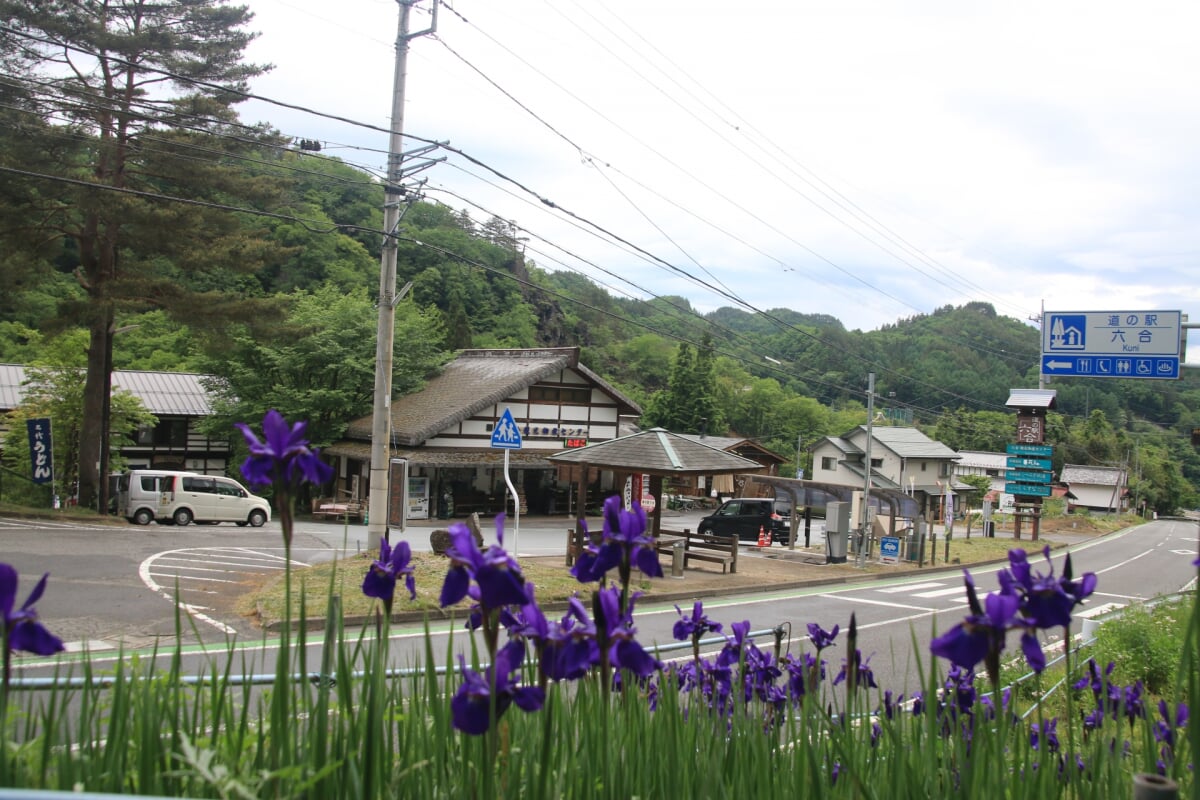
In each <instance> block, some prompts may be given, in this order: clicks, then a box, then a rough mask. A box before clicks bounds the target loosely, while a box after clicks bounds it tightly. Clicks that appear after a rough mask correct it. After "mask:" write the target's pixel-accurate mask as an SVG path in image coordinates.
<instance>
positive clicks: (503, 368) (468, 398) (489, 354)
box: [346, 347, 641, 447]
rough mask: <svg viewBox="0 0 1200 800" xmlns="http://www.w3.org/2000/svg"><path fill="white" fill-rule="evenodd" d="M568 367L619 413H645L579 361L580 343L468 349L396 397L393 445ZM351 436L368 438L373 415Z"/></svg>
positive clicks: (429, 433)
mask: <svg viewBox="0 0 1200 800" xmlns="http://www.w3.org/2000/svg"><path fill="white" fill-rule="evenodd" d="M564 369H570V370H573V371H575V372H578V373H579V374H581V375H583V376H585V377H586V378H587V379H588V380H589V381H591V382H592V383H594V384H595V385H597V386H599V387H600V388H601V389H602V390H604V391H605V392H607V393H608V394H610V395H611V396H612V397H613V399H614V400H616V401H617V404H618V407H619V409H618V411H619V413H621V414H640V413H641V409H640V408H639V407H638V405H637V404H636V403H634V402H633V401H632V400H630V399H629V398H627V397H625V396H624V395H623V394H621V392H619V391H618V390H617V389H615V388H613V387H612V386H610V385H609V384H608V383H607V382H605V381H604V379H603V378H601V377H600V376H599V375H597V374H596V373H594V372H592V371H591V370H589V369H588V368H587V367H585V366H583V365H582V364H580V363H579V348H578V347H552V348H542V349H531V350H463V351H461V352H460V353H459V354H458V357H457V358H455V359H454V360H453V361H451V362H450V363H449V364H447V365H446V366H445V367H443V368H442V371H441V373H440V374H438V375H437V376H435V377H433V378H431V379H430V380H429V381H428V382H427V383H426V384H425V386H424V387H423V388H421V389H420V390H418V391H416V392H413V393H412V394H408V395H405V396H403V397H398V398H396V399H395V400H393V401H392V444H393V446H402V447H418V446H420V445H421V444H423V443H424V442H425V441H426V440H428V439H430V438H432V437H434V436H436V435H437V434H438V433H440V432H441V431H443V430H445V429H446V428H448V427H450V426H451V425H456V424H458V423H459V422H462V421H463V420H465V419H468V418H470V417H471V416H473V415H474V414H475V413H476V412H478V411H481V410H482V409H485V408H487V407H489V406H493V405H495V404H497V403H500V402H502V401H504V400H506V399H508V398H509V397H511V396H513V395H514V394H516V393H517V392H520V391H521V390H523V389H527V388H528V387H530V386H532V385H533V384H535V383H537V382H538V381H540V380H543V379H545V378H547V377H549V376H551V375H554V374H556V373H558V372H560V371H562V370H564ZM346 437H347V438H348V439H359V440H363V439H365V440H368V441H369V440H370V438H371V417H370V416H367V417H362V418H360V419H357V420H355V421H353V422H351V423H350V426H349V428H348V429H347V431H346Z"/></svg>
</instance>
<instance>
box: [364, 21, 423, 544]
mask: <svg viewBox="0 0 1200 800" xmlns="http://www.w3.org/2000/svg"><path fill="white" fill-rule="evenodd" d="M396 2H397V3H398V4H399V5H400V23H399V26H398V29H397V33H396V67H395V72H394V74H393V77H392V125H391V135H390V136H389V137H388V169H387V183H386V185H385V186H384V201H383V256H382V257H381V258H380V264H379V325H378V328H377V332H376V341H375V402H374V412H373V415H372V417H371V474H370V486H371V488H370V494H369V496H368V498H367V548H368V549H370V550H374V549H376V548H378V547H379V543H380V541H381V540H382V539H383V538H384V536H386V534H387V523H388V466H389V462H390V444H391V438H392V435H391V433H392V347H393V345H394V340H395V333H396V302H397V301H398V300H399V298H398V297H396V249H397V246H396V238H395V236H396V229H397V227H398V226H399V225H400V217H401V206H402V205H403V204H404V203H405V201H406V199H407V197H406V192H405V189H404V187H403V186H401V183H402V182H403V180H404V170H403V169H402V166H401V165H402V162H403V152H402V150H403V146H404V144H403V135H404V83H405V80H406V78H407V76H408V43H409V40H411V39H415V38H417V37H418V36H424V35H426V34H428V33H432V32H433V31H435V30H436V29H437V7H438V2H437V0H434V2H433V17H432V23H431V25H430V26H429V28H428V29H427V30H423V31H419V32H417V33H410V32H409V29H408V17H409V12H410V11H411V10H412V7H413V5H415V4H416V3H417V2H418V0H396ZM407 511H408V509H401V510H400V513H401V514H404V513H407Z"/></svg>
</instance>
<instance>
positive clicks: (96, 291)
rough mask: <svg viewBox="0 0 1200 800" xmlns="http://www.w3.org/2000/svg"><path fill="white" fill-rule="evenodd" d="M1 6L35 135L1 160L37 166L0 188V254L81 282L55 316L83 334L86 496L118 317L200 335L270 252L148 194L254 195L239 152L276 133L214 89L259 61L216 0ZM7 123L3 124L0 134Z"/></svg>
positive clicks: (237, 227)
mask: <svg viewBox="0 0 1200 800" xmlns="http://www.w3.org/2000/svg"><path fill="white" fill-rule="evenodd" d="M0 13H2V14H3V17H4V18H5V20H6V21H8V23H9V24H10V25H11V26H12V28H13V29H14V30H15V31H16V33H10V34H6V35H5V36H4V37H3V39H2V40H0V49H2V50H3V52H4V58H5V59H6V61H7V64H8V65H9V66H13V64H14V62H17V63H19V65H20V72H19V73H16V74H21V75H23V76H24V77H25V78H26V80H27V82H26V83H24V84H22V86H21V90H22V92H23V94H24V97H23V99H24V101H25V102H24V104H23V106H22V107H21V111H22V112H23V118H22V120H21V122H22V123H23V124H26V125H28V126H29V127H30V128H32V129H36V130H39V131H40V133H41V134H42V135H43V136H42V143H40V144H39V145H35V146H33V147H28V148H24V150H25V152H21V153H15V152H14V149H11V148H8V147H5V148H0V152H2V153H3V154H4V155H3V156H0V166H12V165H14V161H13V159H14V157H20V158H21V160H20V161H19V162H17V163H19V165H20V168H21V169H23V170H25V171H26V172H28V173H34V174H35V175H34V176H31V175H24V176H22V177H21V180H20V185H19V186H17V187H15V188H14V190H13V191H12V192H11V193H9V195H8V198H7V199H8V201H9V203H10V204H11V205H13V206H15V207H16V208H15V212H14V214H13V216H12V219H13V220H14V221H15V224H11V225H9V226H6V227H5V228H4V229H3V242H4V244H5V247H6V250H8V251H9V252H10V253H19V254H20V255H19V256H18V257H6V258H5V259H4V260H3V262H0V267H4V268H14V267H15V268H16V269H17V271H18V273H19V274H24V272H26V271H28V270H31V269H37V270H39V271H40V272H43V273H44V272H46V271H47V268H48V267H49V266H51V265H53V266H55V267H58V268H59V269H62V270H64V271H69V272H71V273H72V274H73V275H74V277H75V279H76V281H77V283H78V287H79V289H80V290H81V296H78V299H76V298H74V297H69V298H67V299H66V300H64V301H63V302H62V304H61V305H60V307H59V309H58V311H57V314H56V316H57V317H58V318H60V319H63V320H70V321H71V323H72V324H82V325H84V326H86V327H87V328H88V330H89V331H90V335H91V338H90V341H89V346H88V361H87V376H86V380H85V388H84V400H83V402H84V413H83V428H82V430H81V432H80V439H79V464H80V466H79V470H80V497H81V502H82V503H83V504H85V505H88V504H91V503H92V501H93V499H94V498H95V496H96V494H97V490H98V488H99V481H100V476H99V474H98V471H97V469H96V464H97V462H98V461H99V458H98V456H99V452H100V447H101V435H100V431H101V429H102V425H103V423H102V417H103V413H102V410H103V407H104V401H105V391H106V389H107V388H108V384H109V373H110V370H111V361H112V359H111V356H110V351H111V347H112V331H113V330H114V329H115V328H116V327H119V326H120V324H121V322H120V318H119V315H120V314H121V313H124V312H130V311H132V312H141V311H144V310H149V309H152V308H157V309H163V310H165V311H167V312H168V313H169V314H171V315H172V316H173V317H174V318H176V319H178V320H180V321H182V322H184V323H185V324H189V325H192V326H193V327H195V328H197V329H202V330H205V331H207V332H209V333H210V335H213V336H216V335H219V332H220V331H221V330H222V329H223V327H224V323H225V322H226V321H227V320H229V319H230V318H239V317H240V318H241V319H242V320H244V321H246V322H247V323H251V324H252V323H253V322H254V321H255V320H257V319H263V318H265V316H266V315H265V314H264V304H263V303H262V302H261V300H260V299H258V298H256V297H255V295H254V292H253V291H251V290H252V288H253V284H252V283H247V282H246V281H244V280H240V279H239V277H240V276H243V275H245V274H246V273H249V272H253V271H254V270H256V269H258V268H259V267H260V266H262V265H263V264H265V263H268V262H269V261H270V260H271V259H272V258H273V257H274V253H275V252H276V248H275V246H274V244H273V242H272V241H271V240H270V239H269V238H268V237H265V236H263V235H262V226H261V224H260V223H258V222H257V221H256V220H255V218H252V217H244V216H240V215H237V214H231V213H229V212H228V211H227V210H224V209H220V208H216V207H215V206H212V205H184V204H182V203H177V202H167V201H163V200H161V199H158V198H159V197H161V196H174V197H181V198H188V199H192V200H197V201H209V202H214V203H220V204H223V205H238V204H242V205H250V206H253V205H254V204H255V203H264V202H266V201H269V200H271V199H272V198H274V197H275V195H276V187H275V184H274V182H271V181H264V180H261V179H258V178H256V176H255V175H254V174H253V173H251V172H249V171H248V170H246V169H245V168H243V165H242V164H241V163H239V162H238V158H239V157H242V156H244V155H246V154H247V153H248V152H249V151H250V150H252V149H254V148H255V147H256V146H257V145H258V144H259V143H263V144H270V143H274V140H273V138H272V137H271V135H270V133H269V131H266V130H263V129H251V128H247V127H246V126H243V125H241V124H240V123H239V122H238V121H237V118H236V115H235V114H234V112H233V110H232V106H233V104H234V103H236V102H237V101H238V100H240V97H239V96H238V95H236V94H233V93H229V92H226V91H223V90H221V89H217V88H213V87H214V85H224V86H229V87H233V88H243V87H244V86H245V82H246V81H247V80H248V79H249V78H251V77H253V76H255V75H257V74H260V73H261V72H262V71H263V70H262V68H261V67H259V66H257V65H252V64H245V63H243V62H242V61H241V56H242V53H243V51H244V49H245V47H246V45H247V44H248V43H249V42H250V40H251V38H252V37H251V35H250V34H248V33H246V32H244V31H243V30H242V28H243V26H244V25H245V24H246V23H247V22H249V20H250V18H251V14H250V13H249V11H248V10H247V9H246V8H245V7H242V6H231V5H228V4H226V3H225V2H223V0H188V1H187V2H181V3H171V4H162V3H152V2H146V0H117V1H116V2H110V3H83V4H81V3H76V2H69V1H68V0H49V1H48V2H40V3H35V4H27V3H24V2H14V1H13V0H0ZM20 135H21V134H20V133H16V134H15V135H14V133H13V131H11V130H10V131H8V132H7V138H8V139H9V140H10V141H11V139H13V138H19V137H20ZM37 147H40V151H39V150H37V149H36V148H37ZM37 176H48V177H44V178H43V177H37ZM68 180H70V181H75V182H73V183H71V182H67V181H68ZM48 243H56V244H57V248H58V249H57V252H55V251H54V250H53V249H52V247H51V245H49V244H48ZM0 277H3V278H5V279H7V276H0ZM6 282H7V280H6Z"/></svg>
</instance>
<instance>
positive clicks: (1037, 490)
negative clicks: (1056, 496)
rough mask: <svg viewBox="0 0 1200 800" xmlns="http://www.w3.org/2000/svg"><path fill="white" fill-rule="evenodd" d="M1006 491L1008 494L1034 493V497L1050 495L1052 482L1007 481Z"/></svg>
mask: <svg viewBox="0 0 1200 800" xmlns="http://www.w3.org/2000/svg"><path fill="white" fill-rule="evenodd" d="M1004 491H1005V492H1007V493H1008V494H1016V495H1027V496H1028V495H1032V496H1034V497H1049V496H1050V484H1048V483H1006V484H1004Z"/></svg>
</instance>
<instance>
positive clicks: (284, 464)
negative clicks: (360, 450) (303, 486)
mask: <svg viewBox="0 0 1200 800" xmlns="http://www.w3.org/2000/svg"><path fill="white" fill-rule="evenodd" d="M234 427H236V428H238V429H239V430H240V431H241V432H242V436H244V437H245V438H246V445H247V446H248V447H249V448H250V457H249V458H247V459H246V461H245V462H244V463H243V464H242V475H243V476H245V478H246V480H247V481H249V482H250V484H251V485H253V486H270V485H272V484H274V485H276V486H290V485H292V484H298V483H301V482H302V481H307V482H308V483H313V484H318V485H319V484H322V483H325V482H326V481H328V480H329V479H330V478H332V477H333V468H332V467H330V466H329V465H328V464H326V463H325V462H323V461H321V459H320V457H319V455H320V451H319V450H317V449H316V448H315V447H309V444H308V441H307V440H306V439H305V438H304V433H305V431H306V430H307V429H308V423H307V422H296V423H293V424H292V425H288V423H287V420H285V419H284V418H283V415H282V414H280V413H279V412H278V411H276V410H275V409H271V410H270V411H268V412H267V415H266V416H265V417H263V438H262V441H260V440H259V438H258V437H257V436H255V435H254V432H253V431H252V430H250V426H249V425H247V424H245V423H244V422H238V423H235V425H234Z"/></svg>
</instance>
